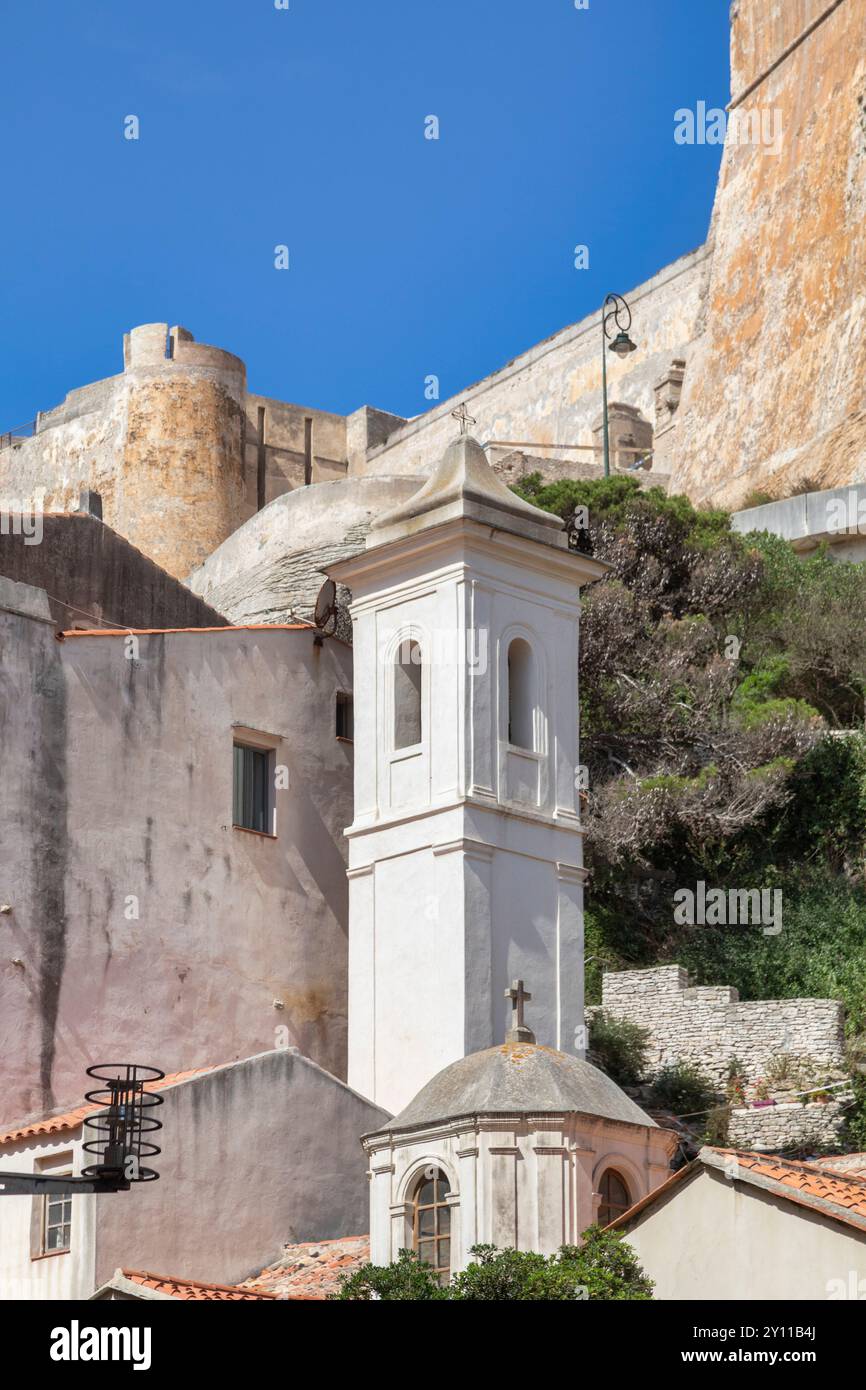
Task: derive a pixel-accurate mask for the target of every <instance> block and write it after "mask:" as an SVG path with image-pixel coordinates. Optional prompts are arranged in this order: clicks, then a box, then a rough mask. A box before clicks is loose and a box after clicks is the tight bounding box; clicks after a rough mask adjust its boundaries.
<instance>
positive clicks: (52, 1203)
mask: <svg viewBox="0 0 866 1390" xmlns="http://www.w3.org/2000/svg"><path fill="white" fill-rule="evenodd" d="M57 1176H58V1177H59V1176H61V1175H60V1174H58V1175H57ZM42 1200H43V1202H44V1204H45V1206H44V1209H43V1217H42V1254H43V1255H56V1254H58V1253H59V1252H60V1251H61V1250H68V1249H69V1241H70V1237H71V1234H72V1197H71V1196H63V1195H61V1194H60V1193H52V1192H46V1194H45V1196H44V1197H43V1198H42Z"/></svg>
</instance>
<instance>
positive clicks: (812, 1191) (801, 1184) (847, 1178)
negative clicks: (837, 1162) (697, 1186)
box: [712, 1149, 866, 1220]
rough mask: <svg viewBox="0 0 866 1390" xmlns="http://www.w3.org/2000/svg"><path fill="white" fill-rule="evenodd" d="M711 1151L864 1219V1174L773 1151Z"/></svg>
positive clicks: (865, 1215)
mask: <svg viewBox="0 0 866 1390" xmlns="http://www.w3.org/2000/svg"><path fill="white" fill-rule="evenodd" d="M712 1152H713V1153H717V1154H721V1155H723V1156H724V1155H732V1156H733V1157H735V1158H736V1160H737V1164H738V1165H739V1167H740V1168H744V1169H746V1170H747V1171H749V1172H752V1173H755V1174H756V1175H757V1176H758V1177H764V1178H770V1179H771V1180H772V1181H773V1182H775V1183H778V1184H779V1186H781V1187H783V1188H787V1189H788V1190H789V1191H790V1192H800V1193H803V1195H804V1196H809V1197H812V1198H817V1199H818V1201H819V1202H826V1203H829V1204H831V1205H832V1206H834V1207H839V1208H842V1210H843V1211H849V1212H851V1213H852V1215H856V1216H859V1217H862V1218H863V1219H864V1220H866V1177H862V1176H860V1175H859V1174H857V1173H852V1172H844V1171H843V1172H840V1171H838V1170H835V1171H834V1170H833V1169H831V1168H828V1167H826V1166H824V1165H821V1164H818V1163H801V1162H799V1161H798V1160H796V1159H789V1158H779V1157H777V1156H776V1155H775V1154H759V1153H743V1152H741V1151H740V1150H738V1149H713V1150H712Z"/></svg>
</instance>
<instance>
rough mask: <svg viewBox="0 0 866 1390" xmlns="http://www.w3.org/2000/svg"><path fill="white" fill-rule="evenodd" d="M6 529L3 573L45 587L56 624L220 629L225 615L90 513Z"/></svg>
mask: <svg viewBox="0 0 866 1390" xmlns="http://www.w3.org/2000/svg"><path fill="white" fill-rule="evenodd" d="M41 526H42V539H41V541H40V542H39V544H38V545H28V544H27V540H26V537H25V536H24V534H23V533H22V532H21V531H20V530H19V531H18V533H17V534H16V533H15V532H14V531H11V530H10V533H9V534H8V535H3V534H0V575H5V576H6V577H7V578H8V579H13V580H16V581H17V582H18V583H21V584H30V585H33V586H35V587H36V588H38V589H44V590H45V592H46V593H47V595H48V599H49V603H50V607H51V616H52V618H53V619H54V622H55V624H56V625H57V627H60V628H72V627H78V628H82V627H84V628H86V627H103V626H108V627H114V626H125V627H126V626H128V627H220V626H223V625H224V623H225V618H224V617H223V616H222V614H221V613H219V612H218V611H217V610H216V609H215V608H211V607H210V605H209V604H207V603H205V602H204V601H203V600H202V599H201V598H199V596H198V595H197V594H194V593H193V592H192V590H190V589H187V588H186V587H185V586H184V585H183V584H181V583H180V581H179V580H177V579H174V578H173V577H172V576H171V575H170V574H167V573H166V571H165V570H163V569H160V568H159V566H158V565H155V564H154V563H153V561H152V560H149V559H148V558H147V556H146V555H142V553H141V551H140V550H136V548H135V546H133V545H130V544H129V542H128V541H125V540H124V539H123V537H122V536H118V534H117V532H116V531H112V529H111V527H110V526H106V525H105V524H104V522H102V521H99V520H98V519H97V518H96V517H94V516H91V515H90V514H89V513H88V512H71V513H69V514H68V515H57V514H49V515H47V516H43V517H42V518H41Z"/></svg>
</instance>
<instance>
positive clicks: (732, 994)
mask: <svg viewBox="0 0 866 1390" xmlns="http://www.w3.org/2000/svg"><path fill="white" fill-rule="evenodd" d="M601 1008H602V1009H604V1010H605V1012H606V1013H609V1014H612V1015H613V1016H614V1017H616V1018H627V1019H630V1020H631V1021H632V1022H634V1023H638V1024H640V1026H641V1027H642V1028H646V1029H648V1030H649V1034H650V1066H651V1070H652V1071H653V1072H656V1071H658V1070H659V1069H660V1068H661V1067H663V1066H665V1065H667V1064H668V1063H670V1062H677V1061H680V1060H685V1061H690V1062H694V1063H696V1064H697V1065H698V1066H699V1067H700V1068H701V1070H702V1071H703V1072H704V1073H705V1074H706V1075H707V1076H708V1077H710V1079H711V1080H712V1081H714V1082H715V1083H716V1084H717V1085H718V1086H719V1087H720V1089H721V1088H723V1087H724V1083H725V1080H726V1078H727V1071H728V1063H729V1062H730V1061H731V1060H732V1059H733V1058H734V1057H736V1058H737V1059H738V1060H739V1061H740V1062H741V1063H742V1065H743V1068H744V1070H745V1074H746V1080H747V1081H754V1080H756V1079H757V1078H758V1077H760V1076H762V1075H763V1074H764V1072H765V1070H766V1066H767V1063H768V1062H769V1060H770V1058H771V1057H774V1056H777V1055H778V1054H780V1053H787V1054H791V1055H794V1056H799V1057H811V1058H813V1059H814V1060H815V1061H816V1062H818V1063H819V1064H822V1065H825V1066H827V1067H828V1068H838V1067H841V1066H842V1065H843V1063H844V1039H843V1011H842V1005H841V1004H840V1003H839V1002H838V1001H837V1000H835V999H756V1000H749V1001H746V1002H740V1000H739V996H738V995H737V991H736V990H735V989H732V988H730V987H729V986H726V985H712V986H696V987H690V986H689V983H688V974H687V972H686V971H685V970H684V969H683V968H682V966H679V965H664V966H659V967H658V968H656V969H653V970H623V971H619V972H617V973H614V974H605V975H604V976H603V979H602V1003H601ZM587 1012H589V1011H587Z"/></svg>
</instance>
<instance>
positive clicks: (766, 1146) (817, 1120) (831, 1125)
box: [726, 1100, 846, 1153]
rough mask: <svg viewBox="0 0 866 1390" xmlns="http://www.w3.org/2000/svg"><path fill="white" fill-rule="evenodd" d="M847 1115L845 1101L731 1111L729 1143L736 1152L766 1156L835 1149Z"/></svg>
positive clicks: (768, 1106) (769, 1106)
mask: <svg viewBox="0 0 866 1390" xmlns="http://www.w3.org/2000/svg"><path fill="white" fill-rule="evenodd" d="M845 1112H846V1106H845V1102H844V1101H838V1100H833V1101H827V1102H826V1104H821V1103H820V1102H818V1101H813V1102H810V1103H809V1104H808V1105H799V1104H787V1105H767V1106H764V1107H762V1108H760V1109H754V1108H750V1109H737V1110H732V1111H731V1113H730V1116H729V1118H728V1136H727V1141H726V1142H727V1143H728V1144H729V1145H730V1146H731V1148H733V1149H757V1150H759V1151H761V1152H764V1153H780V1152H785V1151H786V1150H790V1149H802V1148H808V1149H823V1148H832V1147H833V1146H834V1145H838V1143H839V1141H840V1139H841V1137H842V1134H843V1131H844V1128H845Z"/></svg>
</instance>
